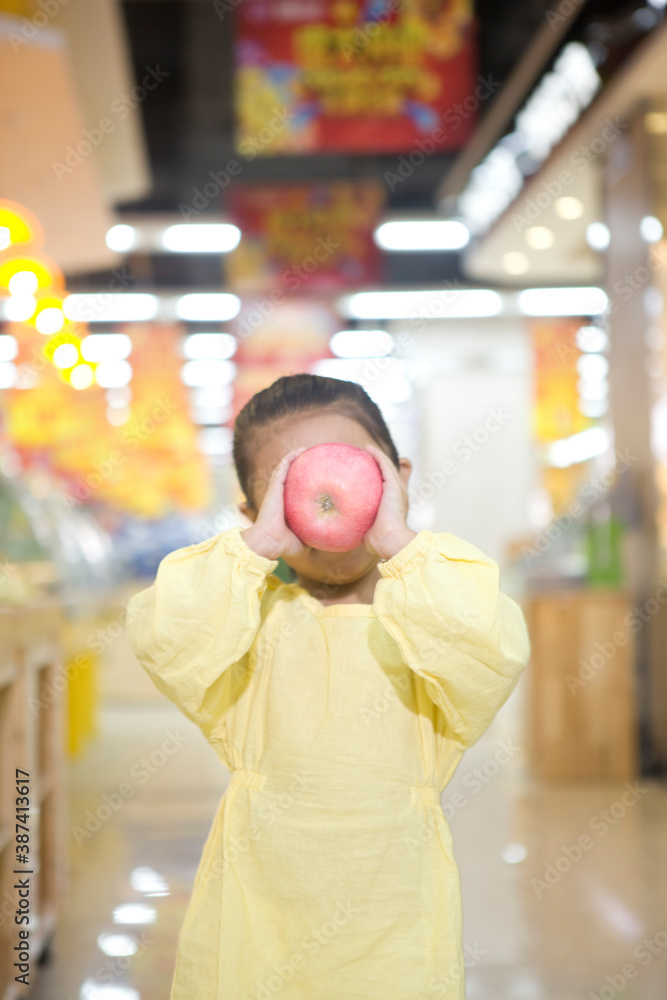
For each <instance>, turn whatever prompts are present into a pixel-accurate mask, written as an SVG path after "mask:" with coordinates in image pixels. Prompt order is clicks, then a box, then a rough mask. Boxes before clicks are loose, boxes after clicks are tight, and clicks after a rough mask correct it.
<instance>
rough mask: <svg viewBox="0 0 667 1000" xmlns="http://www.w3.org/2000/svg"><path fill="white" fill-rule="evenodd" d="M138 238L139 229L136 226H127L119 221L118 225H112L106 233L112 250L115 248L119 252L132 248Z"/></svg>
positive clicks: (107, 242) (108, 244)
mask: <svg viewBox="0 0 667 1000" xmlns="http://www.w3.org/2000/svg"><path fill="white" fill-rule="evenodd" d="M136 239H137V231H136V229H135V228H134V226H126V225H124V224H123V223H119V224H118V225H117V226H112V227H111V229H110V230H109V231H108V232H107V235H106V244H107V246H108V247H109V249H110V250H115V251H116V252H117V253H125V251H127V250H131V249H132V247H133V246H134V244H135V242H136Z"/></svg>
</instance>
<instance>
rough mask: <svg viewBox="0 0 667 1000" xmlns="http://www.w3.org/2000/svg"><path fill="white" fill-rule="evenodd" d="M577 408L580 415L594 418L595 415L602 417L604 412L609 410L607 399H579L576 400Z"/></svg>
mask: <svg viewBox="0 0 667 1000" xmlns="http://www.w3.org/2000/svg"><path fill="white" fill-rule="evenodd" d="M577 408H578V410H579V412H580V413H581V414H582V416H584V417H591V418H592V419H593V420H595V419H596V418H597V417H604V415H605V413H606V412H607V411H608V410H609V400H608V399H579V400H578V401H577Z"/></svg>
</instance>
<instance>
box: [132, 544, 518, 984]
mask: <svg viewBox="0 0 667 1000" xmlns="http://www.w3.org/2000/svg"><path fill="white" fill-rule="evenodd" d="M241 530H242V529H241V528H240V527H239V526H235V527H233V528H230V529H228V530H227V531H224V532H222V533H221V534H219V535H216V536H215V537H213V538H210V539H208V540H207V541H205V542H201V543H200V544H198V545H191V546H189V547H187V548H183V549H179V550H177V551H176V552H172V553H171V554H170V555H168V556H167V557H166V558H165V559H163V561H162V562H161V564H160V566H159V568H158V572H157V577H156V580H155V583H154V584H153V585H152V586H151V587H149V588H148V589H147V590H144V591H142V592H141V593H139V594H137V595H135V596H134V597H133V598H132V599H131V601H130V604H129V606H128V630H129V637H130V642H131V644H132V647H133V649H134V651H135V653H136V655H137V657H138V658H139V661H140V662H141V664H142V665H143V667H144V668H145V669H146V671H147V672H148V674H149V675H150V676H151V678H152V679H153V682H154V683H155V685H156V687H157V688H158V689H159V690H160V691H162V692H163V693H164V694H165V695H166V696H167V698H169V699H170V700H171V701H172V702H174V704H176V705H177V706H178V707H179V708H180V710H181V711H182V712H183V713H184V714H185V715H186V716H187V717H188V718H189V719H191V720H193V721H194V722H195V723H196V724H197V725H198V726H199V727H200V728H201V730H202V732H203V733H204V735H205V736H206V738H207V740H208V741H209V742H210V743H211V745H212V747H213V748H214V750H215V752H216V753H217V755H218V756H219V758H220V760H221V761H222V763H223V764H224V765H225V767H226V768H228V769H229V770H230V771H231V772H232V774H231V779H230V784H229V788H228V789H227V791H226V792H225V794H224V795H223V796H222V799H221V801H220V804H219V806H218V809H217V811H216V814H215V817H214V820H213V823H212V826H211V829H210V832H209V835H208V838H207V840H206V843H205V845H204V848H203V853H202V857H201V860H200V863H199V867H198V869H197V873H196V876H195V881H194V886H193V891H192V896H191V899H190V902H189V904H188V907H187V910H186V914H185V918H184V922H183V925H182V927H181V930H180V934H179V939H178V947H177V954H176V960H175V970H174V978H173V982H172V988H171V994H170V1000H273V998H274V997H279V998H280V1000H433V998H446V1000H463V997H464V973H463V960H464V955H463V943H462V926H461V896H460V887H459V873H458V868H457V865H456V861H455V859H454V855H453V851H452V838H451V834H450V830H449V826H448V824H447V822H446V820H445V817H444V814H443V811H442V808H441V806H440V799H439V796H440V793H441V792H442V790H443V789H444V787H445V785H446V784H447V782H448V781H449V779H450V778H451V776H452V774H453V772H454V770H455V769H456V767H457V765H458V763H459V761H460V760H461V756H462V754H463V752H464V750H465V749H466V748H467V747H469V746H471V744H473V743H474V742H475V741H476V740H477V739H478V738H479V737H480V736H481V734H482V733H483V732H484V730H485V729H486V728H487V726H488V725H489V723H490V722H491V720H492V719H493V717H494V715H495V714H496V712H497V711H498V709H499V708H500V706H501V705H502V704H503V703H504V702H505V701H506V699H507V697H508V696H509V694H510V693H511V691H512V690H513V688H514V686H515V684H516V682H517V680H518V679H519V676H520V674H521V672H522V670H523V668H524V667H525V665H526V662H527V660H528V656H529V640H528V634H527V630H526V625H525V621H524V618H523V615H522V613H521V610H520V608H519V607H518V605H517V604H516V603H515V602H514V601H512V600H511V599H510V598H509V597H508V596H507V595H505V594H503V593H502V592H501V591H500V590H499V571H498V566H497V564H496V563H495V562H494V561H493V560H491V559H489V558H488V557H487V556H485V555H484V554H483V553H482V552H481V551H480V550H479V549H477V548H475V546H473V545H471V544H469V543H467V542H465V541H462V540H461V539H459V538H457V537H456V536H454V535H451V534H448V533H434V532H431V531H426V530H424V531H420V532H418V534H417V535H416V536H415V537H414V538H412V539H411V541H410V542H409V543H408V544H407V545H406V546H405V547H404V548H403V549H401V550H400V551H399V552H398V553H396V555H394V556H393V558H391V559H389V560H387V561H386V562H384V563H379V564H378V568H379V571H380V574H381V577H382V578H381V579H380V580H379V581H378V583H377V584H376V588H375V594H374V603H373V604H372V605H367V604H333V605H324V604H322V603H321V602H320V601H318V600H317V599H316V598H315V597H313V596H312V595H310V594H309V593H308V592H307V591H305V590H304V589H303V588H302V587H300V586H299V585H298V584H296V583H293V584H287V583H285V582H284V581H282V580H280V579H279V578H278V577H277V576H275V575H273V570H274V569H275V568H276V566H277V560H270V559H267V558H265V557H263V556H260V555H258V554H257V553H255V552H254V551H253V550H252V549H251V548H250V547H249V546H248V545H247V544H246V543H245V541H244V540H243V538H242V537H241V534H240V533H241Z"/></svg>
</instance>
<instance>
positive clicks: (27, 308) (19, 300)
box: [4, 295, 37, 323]
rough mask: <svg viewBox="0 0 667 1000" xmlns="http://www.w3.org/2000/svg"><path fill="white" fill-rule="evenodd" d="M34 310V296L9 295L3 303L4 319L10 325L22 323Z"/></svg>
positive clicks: (35, 305) (35, 304)
mask: <svg viewBox="0 0 667 1000" xmlns="http://www.w3.org/2000/svg"><path fill="white" fill-rule="evenodd" d="M36 308H37V299H36V298H35V297H34V295H11V296H10V297H9V298H8V299H5V302H4V313H5V319H7V320H9V322H10V323H24V322H25V321H26V320H28V319H30V317H31V316H32V315H33V313H34V312H35V309H36Z"/></svg>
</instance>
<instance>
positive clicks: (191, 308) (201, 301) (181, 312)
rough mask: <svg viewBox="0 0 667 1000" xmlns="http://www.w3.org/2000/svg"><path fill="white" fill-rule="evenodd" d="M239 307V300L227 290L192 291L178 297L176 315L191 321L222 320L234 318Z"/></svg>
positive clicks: (208, 321) (207, 321)
mask: <svg viewBox="0 0 667 1000" xmlns="http://www.w3.org/2000/svg"><path fill="white" fill-rule="evenodd" d="M240 308H241V300H240V299H239V298H238V296H236V295H231V294H230V293H229V292H192V293H190V294H188V295H181V297H180V298H179V299H178V301H177V303H176V315H177V316H178V318H179V319H185V320H189V321H190V322H193V323H196V322H201V323H210V322H215V321H219V322H224V321H225V320H229V319H234V317H235V316H237V315H238V313H239V310H240Z"/></svg>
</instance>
